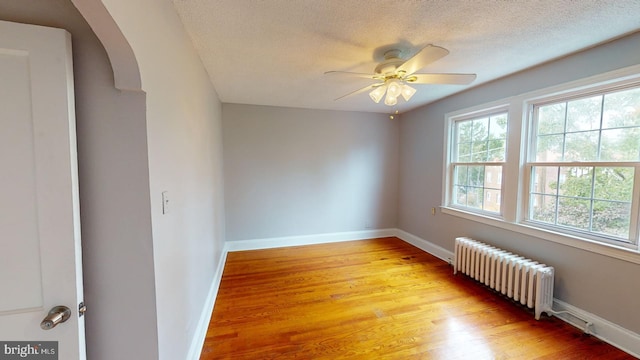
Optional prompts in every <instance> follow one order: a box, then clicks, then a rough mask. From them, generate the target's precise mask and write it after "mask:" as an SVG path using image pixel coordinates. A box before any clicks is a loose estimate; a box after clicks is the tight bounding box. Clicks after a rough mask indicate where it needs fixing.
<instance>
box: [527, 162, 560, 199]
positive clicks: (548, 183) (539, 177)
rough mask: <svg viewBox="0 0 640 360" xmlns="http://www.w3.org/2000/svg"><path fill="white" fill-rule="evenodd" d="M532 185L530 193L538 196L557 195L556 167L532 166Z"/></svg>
mask: <svg viewBox="0 0 640 360" xmlns="http://www.w3.org/2000/svg"><path fill="white" fill-rule="evenodd" d="M532 172H533V175H532V178H533V184H531V185H532V189H531V192H533V193H540V194H553V195H555V194H557V192H558V167H557V166H534V167H533V169H532Z"/></svg>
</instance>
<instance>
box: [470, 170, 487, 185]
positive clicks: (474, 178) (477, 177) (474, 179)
mask: <svg viewBox="0 0 640 360" xmlns="http://www.w3.org/2000/svg"><path fill="white" fill-rule="evenodd" d="M469 185H471V186H478V187H483V186H484V166H469Z"/></svg>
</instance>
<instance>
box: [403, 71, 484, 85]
mask: <svg viewBox="0 0 640 360" xmlns="http://www.w3.org/2000/svg"><path fill="white" fill-rule="evenodd" d="M475 79H476V74H413V75H411V76H407V83H409V84H452V85H468V84H471V83H472V82H473V81H474V80H475Z"/></svg>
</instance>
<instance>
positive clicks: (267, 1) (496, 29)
mask: <svg viewBox="0 0 640 360" xmlns="http://www.w3.org/2000/svg"><path fill="white" fill-rule="evenodd" d="M173 2H174V5H175V7H176V9H177V11H178V14H179V15H180V17H181V18H182V21H183V22H184V24H185V28H186V29H187V31H188V33H189V34H190V36H191V38H192V39H193V43H194V45H195V47H196V49H197V50H198V52H199V53H200V56H201V58H202V61H203V63H204V65H205V67H206V68H207V71H208V72H209V76H210V77H211V81H212V82H213V84H214V86H215V88H216V90H217V91H218V94H219V96H220V99H221V101H222V102H226V103H241V104H257V105H273V106H286V107H301V108H314V109H336V110H356V111H369V112H381V113H390V112H392V111H395V110H399V111H400V112H404V111H407V110H410V109H413V108H416V107H418V106H421V105H424V104H426V103H429V102H432V101H435V100H437V99H441V98H443V97H445V96H448V95H451V94H453V93H456V92H460V91H463V90H465V89H468V88H470V87H473V86H477V85H479V84H482V83H485V82H487V81H490V80H493V79H496V78H499V77H502V76H505V75H508V74H511V73H514V72H517V71H520V70H523V69H526V68H529V67H532V66H534V65H537V64H540V63H543V62H546V61H549V60H551V59H555V58H558V57H562V56H565V55H567V54H570V53H573V52H576V51H579V50H582V49H585V48H588V47H591V46H593V45H596V44H599V43H603V42H606V41H609V40H611V39H614V38H617V37H620V36H622V35H625V34H629V33H631V32H634V31H637V30H638V29H640V0H537V1H532V0H527V1H525V0H511V1H510V0H504V1H493V0H492V1H487V0H476V1H472V0H430V1H418V0H391V1H387V0H173ZM427 44H434V45H438V46H441V47H444V48H446V49H448V50H449V51H450V54H449V55H448V56H446V57H444V58H442V59H440V60H438V61H436V62H434V63H432V64H430V65H427V66H426V67H425V68H423V69H422V70H420V71H419V72H435V73H438V72H442V73H476V74H477V75H478V77H477V79H476V81H475V82H473V83H472V84H471V85H468V86H460V85H420V86H416V87H417V89H418V92H417V93H416V95H415V96H414V97H413V98H412V99H411V100H410V101H409V102H408V103H406V102H404V100H399V102H398V105H396V106H395V107H393V108H390V107H388V106H386V105H384V104H382V103H380V104H375V103H373V102H372V101H371V99H370V98H369V96H367V94H366V93H361V94H358V95H355V96H351V97H347V98H345V99H341V100H338V101H334V99H335V98H338V97H340V96H342V95H344V94H346V93H349V92H351V91H353V90H356V89H358V88H361V87H363V86H366V85H367V84H368V83H369V82H368V81H367V80H366V79H354V78H352V79H349V80H348V81H345V80H343V79H336V78H334V77H331V76H327V75H324V74H323V73H324V72H325V71H330V70H339V71H356V72H366V73H373V69H374V68H375V66H376V64H377V62H379V61H380V60H381V55H382V52H383V51H384V50H385V49H389V48H393V47H397V48H400V49H401V50H402V51H403V55H404V56H406V57H409V56H412V55H413V54H414V53H415V52H416V51H418V50H419V49H421V48H422V47H424V46H425V45H427ZM639 51H640V50H639ZM363 81H364V82H363Z"/></svg>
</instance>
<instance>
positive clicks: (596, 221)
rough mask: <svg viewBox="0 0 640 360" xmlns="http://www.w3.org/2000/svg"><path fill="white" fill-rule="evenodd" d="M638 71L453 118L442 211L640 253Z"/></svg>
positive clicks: (527, 96)
mask: <svg viewBox="0 0 640 360" xmlns="http://www.w3.org/2000/svg"><path fill="white" fill-rule="evenodd" d="M638 70H640V68H634V69H630V70H626V71H627V72H626V73H624V74H625V75H624V76H622V77H620V78H618V79H616V78H615V77H613V75H611V74H609V75H601V76H598V77H594V78H592V79H586V80H581V81H579V82H575V83H573V84H570V85H561V86H558V87H555V88H553V89H549V90H541V91H536V92H535V93H530V94H523V95H518V96H515V97H513V98H510V99H508V100H504V101H502V102H501V103H500V104H501V105H496V104H497V103H494V104H488V105H487V106H486V108H483V107H481V106H480V107H475V108H473V109H469V111H465V110H462V111H457V112H454V113H450V114H447V124H448V127H447V134H448V138H447V143H446V161H445V169H444V170H445V179H444V184H445V188H444V195H443V207H444V210H443V211H445V212H446V213H449V214H453V215H458V216H462V217H466V218H469V219H472V220H481V221H483V222H487V221H489V222H490V223H491V224H492V225H495V226H502V227H505V228H508V229H511V230H515V231H521V232H523V233H527V234H530V235H534V236H538V237H544V238H547V239H554V241H558V242H562V243H570V244H571V245H574V246H577V247H584V248H589V249H593V247H591V245H589V246H587V245H584V246H582V245H579V244H586V243H585V242H584V241H586V242H587V243H589V244H602V245H613V246H614V247H616V248H628V249H632V250H634V251H636V252H638V245H639V241H638V240H639V237H640V74H638ZM618 73H621V72H618ZM618 76H619V75H618Z"/></svg>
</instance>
